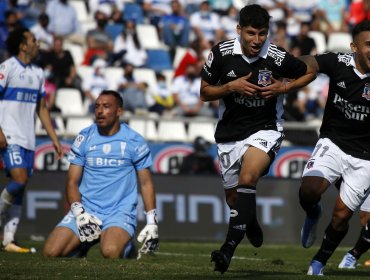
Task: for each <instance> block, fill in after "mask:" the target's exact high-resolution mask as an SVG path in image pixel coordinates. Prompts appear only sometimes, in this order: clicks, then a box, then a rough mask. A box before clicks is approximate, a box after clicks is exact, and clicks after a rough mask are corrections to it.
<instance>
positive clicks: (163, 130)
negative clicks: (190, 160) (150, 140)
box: [158, 120, 188, 142]
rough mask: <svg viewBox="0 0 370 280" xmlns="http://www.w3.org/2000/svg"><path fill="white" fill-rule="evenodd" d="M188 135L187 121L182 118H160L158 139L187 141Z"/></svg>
mask: <svg viewBox="0 0 370 280" xmlns="http://www.w3.org/2000/svg"><path fill="white" fill-rule="evenodd" d="M187 139H188V136H187V133H186V128H185V123H184V122H183V121H181V120H160V121H159V123H158V140H159V141H164V142H171V141H173V142H185V141H187Z"/></svg>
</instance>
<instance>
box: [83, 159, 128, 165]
mask: <svg viewBox="0 0 370 280" xmlns="http://www.w3.org/2000/svg"><path fill="white" fill-rule="evenodd" d="M86 162H87V165H89V166H121V165H123V164H124V163H125V160H124V159H115V158H102V157H87V158H86Z"/></svg>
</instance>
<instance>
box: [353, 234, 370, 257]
mask: <svg viewBox="0 0 370 280" xmlns="http://www.w3.org/2000/svg"><path fill="white" fill-rule="evenodd" d="M369 237H370V236H369V233H368V232H367V231H366V229H365V227H362V229H361V233H360V236H359V238H358V240H357V242H356V245H355V247H354V248H353V249H352V250H350V251H349V253H351V255H353V256H354V257H355V258H356V259H357V260H358V259H359V258H360V257H361V256H362V254H363V253H366V252H367V250H369V249H370V238H369Z"/></svg>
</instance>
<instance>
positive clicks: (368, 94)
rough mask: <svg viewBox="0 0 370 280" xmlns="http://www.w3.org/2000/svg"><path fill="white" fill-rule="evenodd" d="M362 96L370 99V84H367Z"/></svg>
mask: <svg viewBox="0 0 370 280" xmlns="http://www.w3.org/2000/svg"><path fill="white" fill-rule="evenodd" d="M362 97H363V98H365V99H366V100H368V101H370V84H365V87H364V92H363V93H362Z"/></svg>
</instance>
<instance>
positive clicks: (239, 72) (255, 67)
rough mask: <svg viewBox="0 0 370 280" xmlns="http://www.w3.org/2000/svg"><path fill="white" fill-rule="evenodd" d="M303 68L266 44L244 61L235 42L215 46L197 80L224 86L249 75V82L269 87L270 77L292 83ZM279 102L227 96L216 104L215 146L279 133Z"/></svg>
mask: <svg viewBox="0 0 370 280" xmlns="http://www.w3.org/2000/svg"><path fill="white" fill-rule="evenodd" d="M306 70H307V67H306V64H305V63H303V62H302V61H300V60H298V59H296V58H295V57H293V56H292V55H290V54H289V53H288V52H286V51H285V50H284V49H282V48H279V47H277V46H276V45H273V44H270V42H268V41H266V43H265V45H264V47H263V48H262V50H261V53H260V56H259V57H257V58H250V59H248V58H247V57H246V56H244V55H243V54H242V51H241V46H240V41H239V38H236V39H233V40H228V41H224V42H221V43H219V44H217V45H215V46H214V47H213V48H212V50H211V52H210V53H209V56H208V59H207V61H206V63H205V64H204V66H203V69H202V71H201V76H202V79H203V80H204V81H206V82H207V83H209V84H211V85H217V84H221V85H223V84H226V83H228V82H230V81H233V80H235V79H238V78H240V77H242V76H245V75H247V74H249V73H250V72H252V76H251V78H250V79H249V81H250V82H252V83H254V84H256V85H258V86H267V85H269V84H271V76H272V77H274V78H275V79H279V78H282V77H285V78H291V79H295V78H298V77H300V76H302V75H304V74H305V73H306ZM283 99H284V97H283V96H282V95H281V96H278V97H276V98H272V99H269V100H265V99H263V98H260V97H258V96H244V95H241V94H239V93H237V92H234V93H231V94H229V95H227V96H225V97H223V98H222V99H221V100H220V109H219V121H218V123H217V127H216V132H215V139H216V142H217V143H225V142H232V141H239V140H242V139H245V138H247V137H249V136H250V135H252V134H253V133H256V132H257V131H260V130H282V115H283Z"/></svg>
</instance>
